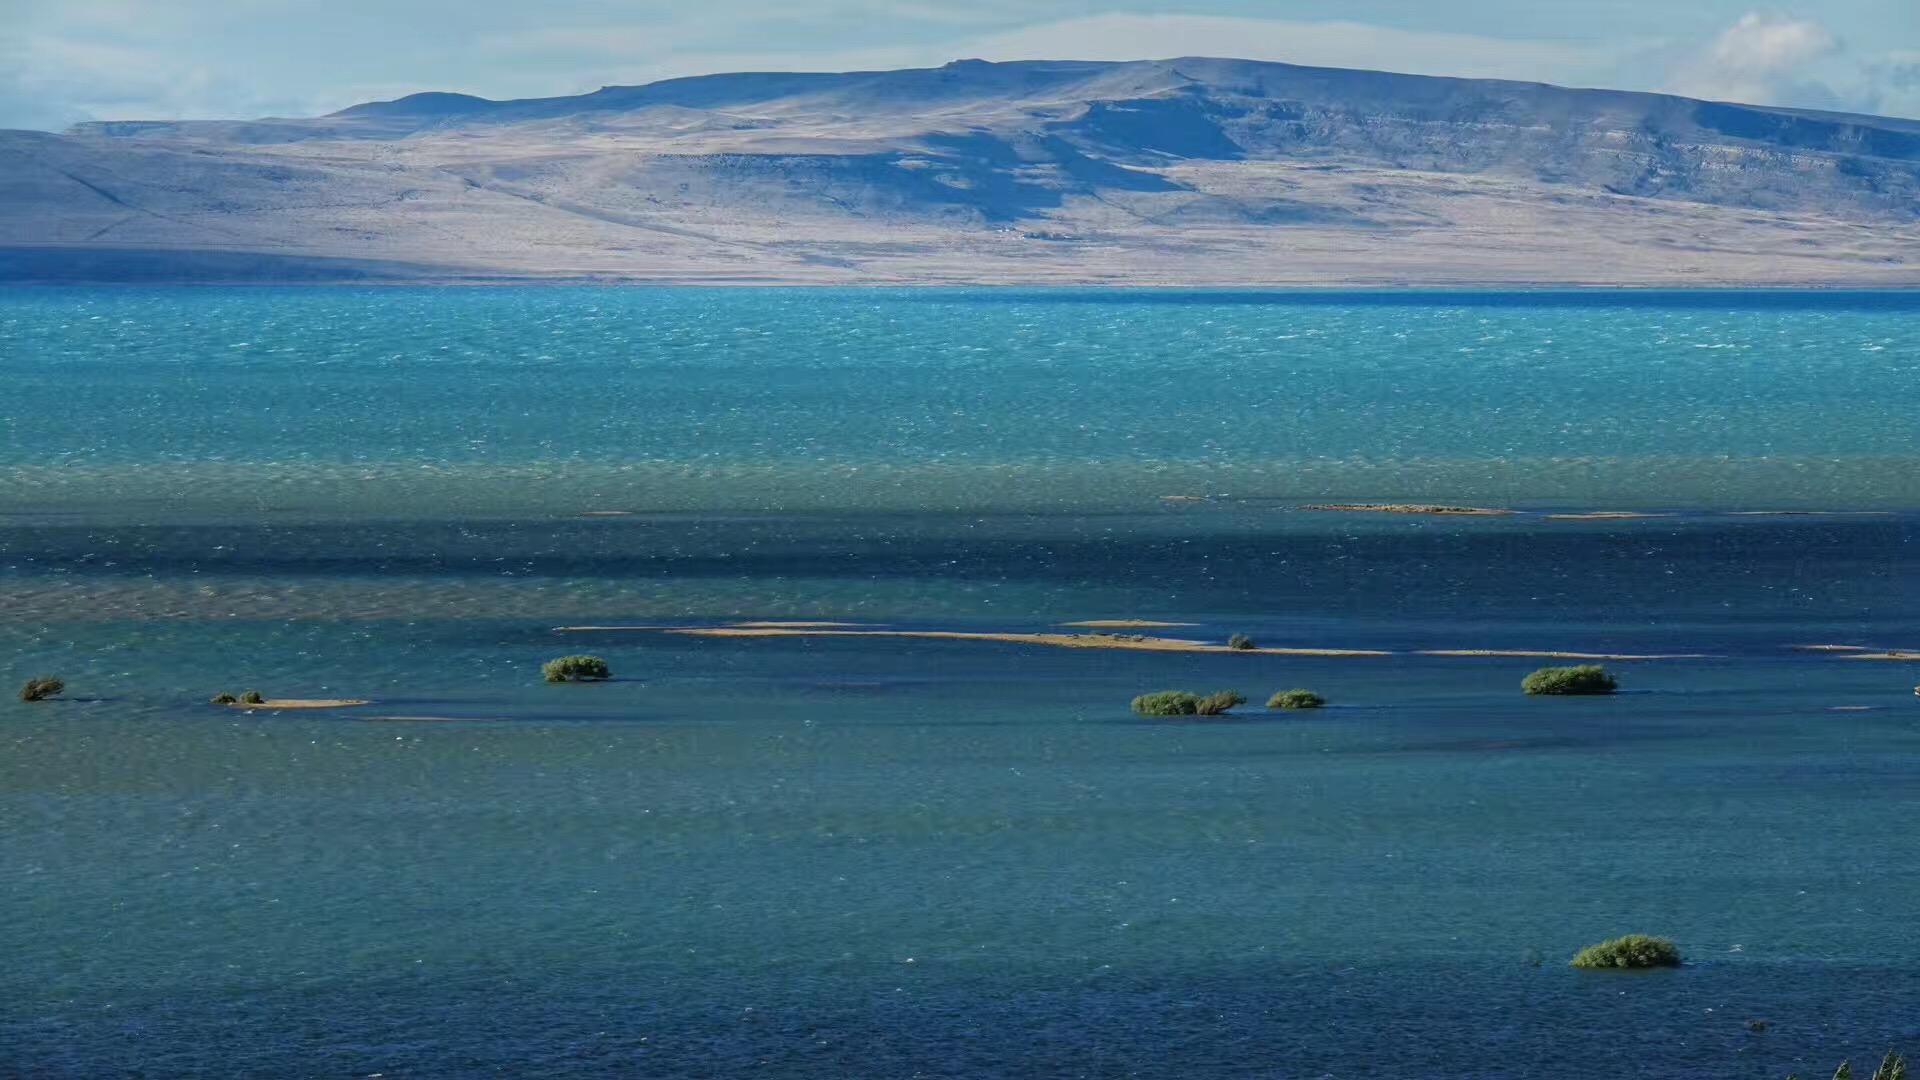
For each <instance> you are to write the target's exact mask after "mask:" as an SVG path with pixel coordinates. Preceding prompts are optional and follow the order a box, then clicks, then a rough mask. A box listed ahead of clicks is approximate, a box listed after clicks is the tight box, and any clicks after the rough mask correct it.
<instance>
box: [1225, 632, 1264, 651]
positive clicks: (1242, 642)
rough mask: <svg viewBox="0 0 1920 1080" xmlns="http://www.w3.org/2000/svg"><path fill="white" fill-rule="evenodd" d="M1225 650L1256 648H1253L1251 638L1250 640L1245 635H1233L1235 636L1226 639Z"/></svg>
mask: <svg viewBox="0 0 1920 1080" xmlns="http://www.w3.org/2000/svg"><path fill="white" fill-rule="evenodd" d="M1227 648H1229V649H1252V648H1257V646H1255V645H1254V643H1253V639H1252V638H1250V637H1248V636H1247V635H1245V634H1235V635H1233V636H1232V637H1230V638H1228V639H1227Z"/></svg>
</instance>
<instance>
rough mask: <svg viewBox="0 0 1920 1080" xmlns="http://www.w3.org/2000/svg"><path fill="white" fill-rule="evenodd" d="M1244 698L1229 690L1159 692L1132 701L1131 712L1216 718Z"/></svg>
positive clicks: (1244, 700) (1242, 702)
mask: <svg viewBox="0 0 1920 1080" xmlns="http://www.w3.org/2000/svg"><path fill="white" fill-rule="evenodd" d="M1246 700H1247V699H1246V697H1245V696H1244V695H1241V694H1236V693H1234V692H1233V691H1231V690H1219V691H1215V692H1214V693H1211V694H1196V693H1194V692H1193V691H1191V690H1161V691H1159V692H1157V693H1152V694H1141V695H1140V696H1139V697H1137V698H1134V699H1133V711H1134V712H1137V713H1142V714H1144V715H1146V716H1218V715H1220V714H1221V713H1223V712H1226V711H1227V710H1228V709H1231V708H1233V707H1234V706H1235V705H1241V704H1244V703H1245V702H1246Z"/></svg>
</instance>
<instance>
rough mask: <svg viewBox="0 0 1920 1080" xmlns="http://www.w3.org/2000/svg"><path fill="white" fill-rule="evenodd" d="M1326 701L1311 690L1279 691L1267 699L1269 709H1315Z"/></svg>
mask: <svg viewBox="0 0 1920 1080" xmlns="http://www.w3.org/2000/svg"><path fill="white" fill-rule="evenodd" d="M1326 703H1327V699H1326V698H1323V697H1321V696H1320V695H1319V694H1316V693H1314V692H1313V691H1311V690H1281V691H1278V692H1277V693H1275V694H1274V695H1273V696H1272V697H1270V698H1268V699H1267V708H1269V709H1317V708H1319V707H1320V706H1322V705H1325V704H1326Z"/></svg>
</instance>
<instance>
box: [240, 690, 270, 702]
mask: <svg viewBox="0 0 1920 1080" xmlns="http://www.w3.org/2000/svg"><path fill="white" fill-rule="evenodd" d="M266 703H267V699H266V698H263V697H261V696H260V691H258V690H249V691H247V692H246V693H244V694H241V695H240V704H242V705H265V704H266Z"/></svg>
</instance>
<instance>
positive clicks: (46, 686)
mask: <svg viewBox="0 0 1920 1080" xmlns="http://www.w3.org/2000/svg"><path fill="white" fill-rule="evenodd" d="M66 688H67V684H66V683H63V682H61V681H60V680H59V679H56V678H54V677H53V676H51V675H42V676H40V677H39V678H35V679H28V680H27V681H26V684H25V685H24V686H22V687H20V700H21V701H45V700H47V699H48V698H50V697H52V696H53V695H55V694H57V693H59V692H60V691H62V690H65V689H66Z"/></svg>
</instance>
